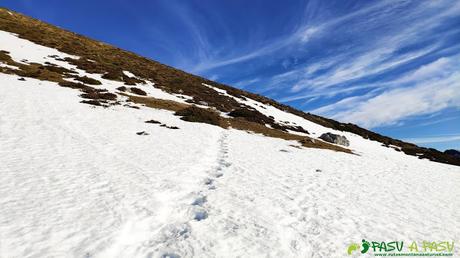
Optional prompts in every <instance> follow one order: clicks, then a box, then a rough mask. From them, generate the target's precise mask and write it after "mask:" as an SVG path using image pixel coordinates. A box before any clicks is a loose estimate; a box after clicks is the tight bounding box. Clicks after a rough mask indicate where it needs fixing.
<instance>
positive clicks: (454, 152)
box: [444, 149, 460, 158]
mask: <svg viewBox="0 0 460 258" xmlns="http://www.w3.org/2000/svg"><path fill="white" fill-rule="evenodd" d="M444 153H445V154H447V155H450V156H453V157H457V158H460V151H458V150H454V149H450V150H445V151H444Z"/></svg>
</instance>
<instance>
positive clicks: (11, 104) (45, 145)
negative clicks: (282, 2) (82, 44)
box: [0, 32, 460, 257]
mask: <svg viewBox="0 0 460 258" xmlns="http://www.w3.org/2000/svg"><path fill="white" fill-rule="evenodd" d="M15 38H16V37H15V36H14V35H12V34H9V33H3V32H2V33H0V40H1V44H0V46H1V47H0V48H1V49H2V50H7V51H9V52H10V53H11V56H12V57H13V58H14V59H15V60H17V59H22V58H24V57H29V58H30V57H33V61H34V62H44V57H47V56H48V55H49V54H50V51H55V50H51V49H47V48H44V47H43V48H44V49H42V47H37V45H33V43H30V42H27V41H25V40H22V39H18V38H16V39H15ZM23 41H25V42H23ZM4 42H7V43H8V42H9V43H8V44H4ZM12 42H13V43H14V45H15V46H14V47H13V46H12V44H13V43H12ZM29 43H30V44H32V45H26V44H29ZM21 44H22V46H25V47H23V48H21V47H20V46H21ZM21 51H22V52H21ZM24 51H29V52H30V53H29V54H30V55H29V54H27V53H26V54H24V53H23V52H24ZM21 53H22V55H21ZM56 54H57V55H63V53H56ZM19 61H20V60H19ZM60 65H64V64H60ZM66 65H68V66H69V64H66ZM69 68H73V69H76V68H75V67H69ZM78 72H79V73H80V74H81V75H87V76H91V77H92V78H96V79H98V80H100V81H102V82H103V85H101V86H100V87H101V88H106V89H108V90H109V91H114V89H115V88H116V87H118V86H120V85H122V84H121V83H119V82H114V81H108V80H104V79H102V78H100V75H95V74H85V72H84V71H78ZM0 85H1V88H2V91H1V93H0V146H1V147H0V173H1V176H0V207H1V210H0V257H348V255H347V253H346V248H347V246H348V244H350V243H351V242H359V241H360V240H361V239H363V238H366V239H380V240H382V241H391V240H420V241H421V240H426V239H427V240H428V239H433V240H455V241H458V239H460V230H459V225H460V216H459V215H458V211H459V210H460V201H459V200H460V188H459V185H460V168H459V167H455V166H450V165H444V164H440V163H434V162H430V161H427V160H420V159H417V158H416V157H413V156H407V155H405V154H403V153H401V152H397V151H395V150H393V149H391V148H384V147H382V146H381V144H380V143H378V142H372V141H369V140H365V139H363V138H362V137H359V136H356V135H353V134H351V133H341V134H345V135H346V137H347V138H348V139H349V140H350V143H351V146H350V147H351V148H352V149H353V151H354V152H355V153H357V154H359V155H352V154H346V153H340V152H334V151H330V150H320V149H307V148H299V147H297V146H298V145H299V144H298V143H297V142H291V141H285V140H281V139H274V138H268V137H264V136H261V135H256V134H250V133H247V132H243V131H238V130H233V129H229V130H225V129H222V128H220V127H216V126H211V125H207V124H200V123H188V122H185V121H182V120H180V119H179V118H178V117H177V116H173V115H172V112H169V111H165V110H159V109H151V108H146V107H141V108H140V109H131V108H125V107H122V106H112V107H110V108H99V107H97V108H96V107H93V106H89V105H85V104H81V103H79V102H80V101H81V98H80V97H79V96H78V95H79V94H80V92H78V91H76V90H73V89H69V88H63V87H59V86H57V84H56V83H52V82H47V81H39V80H34V79H30V78H26V81H19V80H18V77H17V76H15V75H6V74H2V73H0ZM210 87H212V86H210ZM145 88H146V89H147V88H148V89H149V90H151V91H150V92H149V94H150V95H152V96H155V97H158V98H164V99H172V100H177V101H180V100H183V99H181V98H178V97H177V96H175V95H172V94H168V93H165V92H162V91H161V90H160V89H157V88H154V87H153V85H145ZM220 93H221V94H226V92H224V91H220ZM239 101H241V100H239ZM246 102H247V103H246V104H248V105H252V106H253V107H254V108H256V109H258V110H259V111H260V112H262V113H265V114H268V115H272V116H274V117H275V119H277V120H279V121H290V122H291V123H292V122H294V123H296V124H298V125H301V126H303V127H304V128H305V129H307V130H308V131H310V132H311V133H314V135H317V136H319V135H320V134H321V133H323V132H330V131H332V130H330V129H328V128H324V127H322V126H319V125H316V124H314V123H312V122H309V121H306V120H304V119H302V118H300V117H297V116H294V115H292V114H288V113H285V112H283V111H280V110H277V109H275V108H273V107H270V106H264V107H261V105H263V104H261V103H255V101H253V100H247V101H246ZM150 119H154V120H158V121H160V122H162V123H165V124H167V125H169V126H177V127H179V128H180V129H178V130H171V129H168V128H165V127H160V126H158V125H155V124H147V123H145V121H146V120H150ZM141 131H145V132H146V133H148V135H137V134H136V133H137V132H141ZM457 255H458V254H457Z"/></svg>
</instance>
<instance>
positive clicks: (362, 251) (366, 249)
mask: <svg viewBox="0 0 460 258" xmlns="http://www.w3.org/2000/svg"><path fill="white" fill-rule="evenodd" d="M362 246H363V250H361V253H362V254H365V253H367V251H369V247H370V246H371V244H369V242H367V241H366V240H365V239H363V243H362Z"/></svg>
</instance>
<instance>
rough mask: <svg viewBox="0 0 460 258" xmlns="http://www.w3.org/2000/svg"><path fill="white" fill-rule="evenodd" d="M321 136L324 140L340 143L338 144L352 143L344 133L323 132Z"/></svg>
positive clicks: (346, 144)
mask: <svg viewBox="0 0 460 258" xmlns="http://www.w3.org/2000/svg"><path fill="white" fill-rule="evenodd" d="M319 138H320V139H321V140H323V141H326V142H330V143H334V144H338V145H343V146H349V145H350V142H349V141H348V139H347V138H346V137H345V136H343V135H338V134H333V133H323V134H322V135H321V136H320V137H319Z"/></svg>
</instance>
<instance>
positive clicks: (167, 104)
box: [120, 93, 190, 112]
mask: <svg viewBox="0 0 460 258" xmlns="http://www.w3.org/2000/svg"><path fill="white" fill-rule="evenodd" d="M120 95H123V96H126V97H128V99H129V100H130V101H132V102H134V103H137V104H142V105H145V106H147V107H150V108H157V109H166V110H169V111H174V112H176V111H179V110H182V109H184V108H187V107H189V106H190V105H187V104H183V103H179V102H176V101H172V100H165V99H157V98H153V97H140V96H132V95H128V94H125V93H120Z"/></svg>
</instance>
